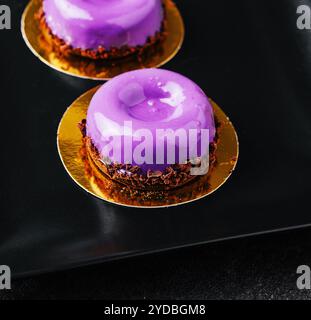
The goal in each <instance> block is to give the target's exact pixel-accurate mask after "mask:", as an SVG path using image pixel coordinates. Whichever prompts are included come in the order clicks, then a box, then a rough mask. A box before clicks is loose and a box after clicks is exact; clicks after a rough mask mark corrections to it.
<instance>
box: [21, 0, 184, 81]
mask: <svg viewBox="0 0 311 320" xmlns="http://www.w3.org/2000/svg"><path fill="white" fill-rule="evenodd" d="M41 5H42V0H31V1H30V2H29V4H28V5H27V7H26V9H25V11H24V13H23V16H22V21H21V29H22V35H23V38H24V40H25V42H26V44H27V46H28V47H29V48H30V50H31V51H32V53H33V54H34V55H35V56H36V57H37V58H39V59H40V60H41V61H42V62H44V63H45V64H47V65H48V66H49V67H51V68H53V69H56V70H57V71H60V72H63V73H66V74H68V75H71V76H76V77H79V78H84V79H93V80H108V79H111V78H113V77H115V76H117V75H119V74H121V73H124V72H127V71H131V70H136V69H142V68H156V67H160V66H162V65H164V64H165V63H166V62H168V61H169V60H171V59H172V58H173V57H174V56H175V55H176V54H177V52H178V51H179V49H180V48H181V45H182V43H183V40H184V34H185V30H184V24H183V20H182V17H181V15H180V12H179V11H178V9H177V7H176V6H175V4H174V3H173V2H172V0H165V8H166V19H167V23H166V25H167V30H166V34H167V35H166V37H165V39H164V40H163V41H161V42H160V43H159V44H156V45H155V46H157V47H156V48H155V49H156V50H154V53H153V54H148V55H142V56H140V57H139V58H138V56H137V55H135V54H134V55H133V56H132V57H128V58H125V59H116V60H106V61H105V60H92V59H87V58H82V57H74V56H72V57H70V58H68V57H67V58H65V57H60V56H59V55H58V54H57V53H55V52H54V51H53V49H52V45H51V44H49V43H48V41H46V40H45V37H44V35H43V32H42V30H41V29H40V28H39V22H38V20H37V19H36V18H35V14H36V13H37V12H38V10H39V9H40V6H41Z"/></svg>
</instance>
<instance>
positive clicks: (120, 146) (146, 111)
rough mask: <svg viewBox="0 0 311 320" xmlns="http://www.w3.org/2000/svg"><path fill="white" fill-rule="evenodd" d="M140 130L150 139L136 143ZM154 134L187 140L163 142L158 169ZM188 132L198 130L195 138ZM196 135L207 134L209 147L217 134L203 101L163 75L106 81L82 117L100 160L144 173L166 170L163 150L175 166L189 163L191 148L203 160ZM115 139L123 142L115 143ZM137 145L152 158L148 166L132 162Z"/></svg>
mask: <svg viewBox="0 0 311 320" xmlns="http://www.w3.org/2000/svg"><path fill="white" fill-rule="evenodd" d="M125 121H126V123H124V122H125ZM140 129H147V130H148V132H150V134H151V137H148V139H147V138H141V136H140V135H139V134H138V133H139V132H137V130H140ZM159 129H164V130H167V129H171V130H174V132H176V131H177V130H179V129H183V131H184V132H186V136H187V138H186V139H187V140H186V141H184V142H183V141H180V140H179V139H176V140H174V141H173V142H169V141H166V140H165V147H166V149H165V150H164V151H163V152H164V162H163V163H162V164H159V163H158V164H156V154H157V152H158V155H159V154H160V153H159V151H158V150H157V146H156V143H157V142H158V141H159V135H158V132H159V131H158V130H159ZM190 129H196V130H197V132H198V134H197V135H196V136H195V138H194V137H193V136H191V135H189V132H190V131H189V130H190ZM201 129H209V142H212V141H213V140H214V138H215V132H216V130H215V123H214V116H213V109H212V106H211V104H210V102H209V100H208V98H207V97H206V95H205V94H204V92H203V91H202V90H201V89H200V88H199V87H198V86H197V85H196V84H195V83H194V82H193V81H191V80H189V79H188V78H186V77H184V76H182V75H180V74H178V73H175V72H172V71H167V70H163V69H143V70H136V71H131V72H127V73H124V74H122V75H120V76H117V77H115V78H114V79H112V80H110V81H108V82H107V83H105V84H104V85H103V86H102V87H101V88H100V89H99V90H98V91H97V92H96V94H95V95H94V97H93V99H92V100H91V103H90V105H89V109H88V113H87V135H88V136H89V137H90V138H91V139H92V141H93V143H94V145H95V146H96V147H97V149H98V151H99V152H100V153H101V155H102V157H103V158H105V157H107V156H108V157H109V158H110V159H111V160H112V161H117V162H122V163H127V162H129V163H132V164H134V165H136V164H137V165H140V166H141V167H142V169H143V170H144V171H145V170H148V169H151V170H153V171H155V170H163V169H165V168H166V167H167V166H168V165H169V163H170V162H168V159H167V155H166V153H165V152H167V146H168V145H170V146H171V147H172V146H173V147H174V148H175V155H176V161H175V163H182V162H184V161H186V160H187V159H189V156H190V154H193V148H195V149H197V150H198V153H196V155H198V156H201V155H203V154H205V153H204V151H201V148H200V146H201V143H200V142H201V141H200V137H201ZM134 133H136V134H134ZM112 137H113V139H112ZM132 137H134V138H135V137H137V141H134V142H132V146H131V145H130V142H129V138H132ZM144 137H145V135H144ZM156 137H157V138H156ZM120 138H121V141H122V142H120V140H119V141H118V139H120ZM149 138H151V139H149ZM142 141H144V147H145V150H149V151H151V153H152V154H151V157H153V158H152V159H153V161H151V162H152V163H148V164H147V163H144V164H141V163H137V162H136V161H135V159H134V161H133V159H132V155H133V151H134V150H135V148H136V147H137V146H138V145H139V144H141V142H142ZM107 145H110V146H112V147H113V152H111V151H108V150H109V148H108V149H107ZM125 146H126V148H127V149H129V148H130V153H131V154H130V159H131V161H130V160H129V155H128V153H125V154H124V150H125ZM181 150H183V151H185V152H186V156H182V155H180V154H179V152H180V151H181ZM149 151H148V152H149ZM160 152H161V151H160ZM107 153H108V154H107ZM120 155H121V158H120ZM145 155H146V154H145ZM120 159H121V160H120Z"/></svg>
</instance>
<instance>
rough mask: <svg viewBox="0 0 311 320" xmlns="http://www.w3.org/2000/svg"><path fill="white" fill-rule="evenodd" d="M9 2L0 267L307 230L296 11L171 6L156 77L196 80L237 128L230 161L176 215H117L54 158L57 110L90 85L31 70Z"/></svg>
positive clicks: (307, 115)
mask: <svg viewBox="0 0 311 320" xmlns="http://www.w3.org/2000/svg"><path fill="white" fill-rule="evenodd" d="M26 3H27V1H11V2H10V6H11V9H12V18H13V21H12V22H13V23H12V30H10V31H0V39H1V44H2V46H1V52H0V61H1V98H2V103H1V107H2V117H1V129H2V157H1V160H2V166H1V168H2V173H1V178H2V190H1V198H2V199H1V204H2V210H1V215H0V228H1V229H0V264H7V265H9V266H10V267H11V269H12V272H13V275H14V276H23V275H29V274H33V273H42V272H47V271H54V270H59V269H65V268H69V267H76V266H81V265H86V264H90V263H97V262H103V261H107V260H111V259H117V258H124V257H128V256H133V255H139V254H145V253H150V252H154V251H161V250H167V249H172V248H176V247H182V246H189V245H194V244H198V243H205V242H209V241H216V240H221V239H225V238H230V237H240V236H245V235H250V234H256V233H262V232H270V231H275V230H280V229H284V228H296V227H300V226H304V225H308V224H310V223H311V217H310V214H309V210H307V208H308V205H309V193H310V187H309V181H310V178H311V168H310V160H311V142H310V141H311V139H310V138H311V108H310V101H311V100H310V92H311V88H310V86H311V84H310V83H311V82H310V76H311V71H310V70H311V58H310V57H311V55H310V52H309V47H310V43H311V38H310V33H309V32H307V31H300V30H298V29H297V27H296V19H297V14H296V8H297V5H298V4H300V2H299V1H293V0H287V1H285V0H278V1H273V2H262V1H246V0H245V1H241V0H239V1H234V2H232V1H222V2H219V1H201V0H193V1H187V0H183V1H177V4H178V6H179V8H180V10H181V12H182V14H183V16H184V19H185V24H186V40H185V43H184V46H183V48H182V50H181V52H180V53H179V54H178V55H177V56H176V57H175V58H174V59H173V60H172V61H171V62H170V63H168V64H167V65H166V66H165V68H167V69H171V70H175V71H178V72H180V73H182V74H184V75H186V76H188V77H190V78H192V79H193V80H194V81H196V82H197V83H198V84H199V85H200V86H201V87H202V88H203V89H204V90H205V91H206V93H207V94H208V95H209V96H210V97H212V98H213V99H214V100H215V101H217V103H218V104H219V105H220V106H221V107H222V108H223V110H224V111H225V112H226V113H227V114H228V116H229V117H230V118H231V120H232V121H233V123H234V125H235V126H236V129H237V132H238V135H239V139H240V159H239V162H238V166H237V169H236V171H235V173H234V174H233V176H232V177H231V178H230V180H229V181H228V182H227V183H226V184H225V185H224V186H223V187H222V188H221V189H219V190H218V191H217V192H216V193H214V194H213V195H211V196H209V197H207V198H205V199H203V200H200V201H198V202H195V203H192V204H188V205H185V206H182V207H175V208H170V209H160V210H155V209H152V210H138V209H127V208H122V207H118V206H114V205H110V204H108V203H105V202H102V201H99V200H97V199H95V198H93V197H91V196H90V195H88V194H87V193H85V192H84V191H82V190H81V189H80V188H79V187H78V186H77V185H76V184H75V183H74V182H73V181H72V180H71V179H70V178H69V176H68V175H67V173H66V172H65V170H64V168H63V166H62V164H61V161H60V159H59V156H58V153H57V148H56V130H57V126H58V123H59V120H60V119H61V117H62V114H63V113H64V111H65V109H66V107H67V106H68V105H70V103H71V102H72V101H73V100H74V99H75V98H76V97H78V96H79V95H80V94H81V93H83V92H84V91H86V90H87V89H89V88H91V87H93V86H95V85H97V84H98V83H99V82H93V81H86V80H79V79H74V78H71V77H68V76H65V75H62V74H60V73H57V72H55V71H53V70H51V69H49V68H48V67H47V66H45V65H43V64H42V63H40V62H39V61H38V60H37V59H36V58H35V57H34V56H33V55H32V53H31V52H30V51H29V50H28V48H27V47H26V45H25V44H24V42H23V40H22V37H21V34H20V30H19V27H20V26H19V23H20V17H21V14H22V10H23V8H24V7H25V5H26Z"/></svg>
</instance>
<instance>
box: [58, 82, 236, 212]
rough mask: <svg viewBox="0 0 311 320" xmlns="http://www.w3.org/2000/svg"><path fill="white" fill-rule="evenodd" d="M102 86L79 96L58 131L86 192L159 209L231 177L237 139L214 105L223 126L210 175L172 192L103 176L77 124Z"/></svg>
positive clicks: (69, 164) (64, 154) (67, 164)
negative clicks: (122, 183) (90, 157)
mask: <svg viewBox="0 0 311 320" xmlns="http://www.w3.org/2000/svg"><path fill="white" fill-rule="evenodd" d="M98 88H99V87H96V88H94V89H91V90H90V91H88V92H86V93H85V94H83V95H82V96H81V97H79V98H78V99H77V100H76V101H75V102H74V103H73V104H72V105H71V106H70V107H69V108H68V109H67V110H66V112H65V114H64V116H63V118H62V120H61V122H60V124H59V128H58V133H57V146H58V151H59V155H60V157H61V159H62V162H63V164H64V166H65V168H66V170H67V172H68V174H69V175H70V176H71V178H72V179H73V180H74V181H75V182H76V183H77V184H78V185H79V186H80V187H81V188H83V189H84V190H86V191H87V192H89V193H91V194H92V195H94V196H95V197H98V198H100V199H102V200H105V201H108V202H111V203H114V204H118V205H123V206H129V207H137V208H159V207H170V206H176V205H181V204H184V203H188V202H192V201H195V200H198V199H201V198H203V197H206V196H207V195H209V194H211V193H212V192H214V191H215V190H217V189H218V188H219V187H220V186H221V185H222V184H224V183H225V182H226V180H227V179H228V178H229V176H230V175H231V173H232V171H233V170H234V168H235V166H236V163H237V160H238V154H239V143H238V137H237V134H236V132H235V130H234V127H233V125H232V123H231V122H230V120H229V119H228V118H227V116H226V115H225V113H224V112H223V111H222V110H221V109H220V108H219V107H218V106H217V105H216V104H215V103H214V102H213V101H211V102H212V105H213V109H214V113H215V116H216V117H217V120H218V121H219V122H220V123H221V129H220V132H219V142H218V144H217V151H216V157H217V161H216V164H215V166H214V167H213V169H212V170H211V172H210V173H208V174H207V175H205V176H202V177H198V178H197V179H195V180H194V181H192V182H190V183H188V184H186V185H185V186H183V187H180V188H178V189H175V190H172V191H152V192H151V191H142V190H133V189H132V188H130V187H127V186H124V185H121V184H119V183H117V182H114V181H112V180H111V179H109V178H107V177H105V176H103V174H102V173H101V172H100V171H99V170H98V169H97V168H96V166H95V165H94V164H93V162H92V160H91V159H89V158H88V155H87V152H86V150H85V146H84V144H83V142H82V135H81V132H80V130H79V128H78V123H79V122H80V121H81V120H82V119H85V118H86V113H87V109H88V106H89V103H90V101H91V99H92V97H93V95H94V94H95V92H96V91H97V89H98Z"/></svg>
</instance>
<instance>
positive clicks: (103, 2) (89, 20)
mask: <svg viewBox="0 0 311 320" xmlns="http://www.w3.org/2000/svg"><path fill="white" fill-rule="evenodd" d="M43 10H44V13H45V16H46V22H47V24H48V26H49V27H50V29H51V31H52V33H53V34H54V35H56V36H57V37H59V38H60V39H62V40H64V41H65V42H66V43H67V44H70V45H72V46H73V47H74V48H81V49H83V50H85V49H95V50H96V49H97V48H98V47H100V46H101V47H104V48H105V49H110V48H111V47H117V48H119V47H121V46H123V45H128V46H131V47H132V46H137V45H144V44H145V43H146V40H147V38H148V37H149V36H153V35H155V33H156V32H157V31H160V29H161V23H162V19H163V8H162V1H161V0H43Z"/></svg>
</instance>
